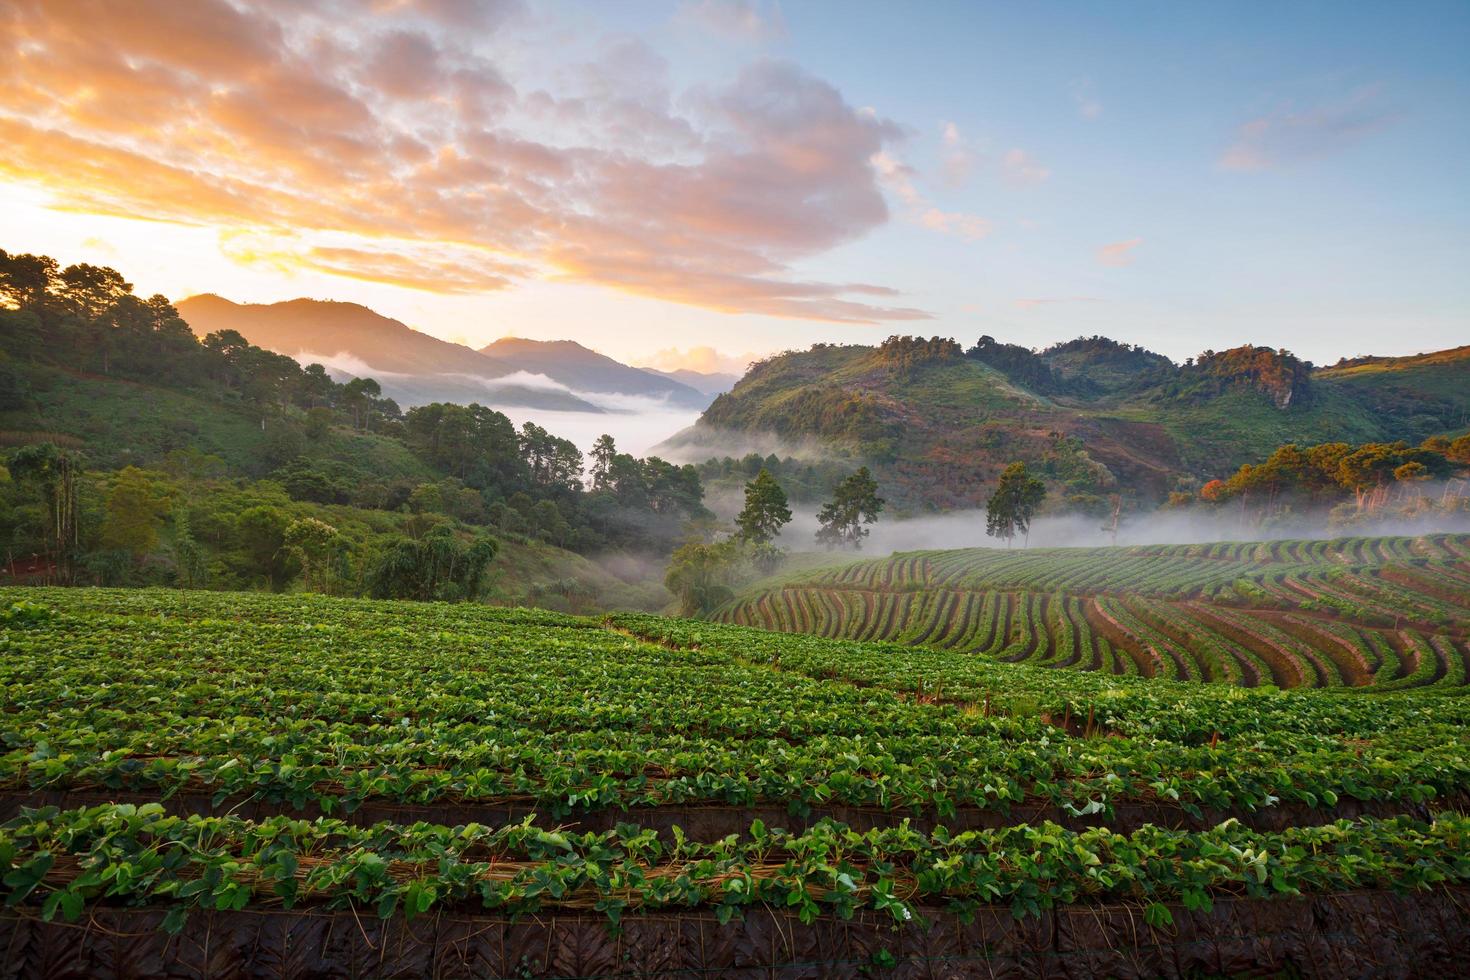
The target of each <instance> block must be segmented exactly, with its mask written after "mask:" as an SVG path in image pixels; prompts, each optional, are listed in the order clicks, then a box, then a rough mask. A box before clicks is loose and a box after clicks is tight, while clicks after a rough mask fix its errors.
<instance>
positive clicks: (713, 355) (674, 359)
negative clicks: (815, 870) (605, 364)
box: [639, 347, 761, 374]
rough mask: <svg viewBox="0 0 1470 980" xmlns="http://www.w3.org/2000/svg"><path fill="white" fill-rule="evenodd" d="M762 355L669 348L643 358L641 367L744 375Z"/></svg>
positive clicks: (640, 363)
mask: <svg viewBox="0 0 1470 980" xmlns="http://www.w3.org/2000/svg"><path fill="white" fill-rule="evenodd" d="M760 357H761V355H760V354H754V353H751V352H749V351H747V352H746V353H744V354H723V353H721V352H720V351H717V350H715V349H714V348H713V347H691V348H689V349H688V350H680V349H679V348H677V347H668V348H665V349H664V350H661V351H656V352H655V353H653V354H651V355H649V356H648V357H645V358H643V359H642V360H641V361H640V362H639V365H640V366H642V367H651V368H655V369H657V370H659V371H678V370H689V371H698V372H700V373H701V374H744V373H745V370H746V368H748V367H750V365H751V363H752V362H753V361H756V360H759V359H760Z"/></svg>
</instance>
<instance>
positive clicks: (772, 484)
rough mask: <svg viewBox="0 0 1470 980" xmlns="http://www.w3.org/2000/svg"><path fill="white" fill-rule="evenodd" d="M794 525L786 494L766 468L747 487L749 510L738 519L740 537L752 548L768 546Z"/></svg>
mask: <svg viewBox="0 0 1470 980" xmlns="http://www.w3.org/2000/svg"><path fill="white" fill-rule="evenodd" d="M789 523H791V508H789V507H787V506H786V491H785V490H782V489H781V484H779V483H777V482H776V478H775V477H773V476H772V475H771V472H770V470H767V469H766V468H765V467H762V468H761V471H760V472H759V473H757V474H756V477H755V479H754V480H752V481H750V482H749V483H747V484H746V485H745V509H744V510H742V511H741V512H740V515H739V516H738V517H736V518H735V525H736V527H737V528H739V530H738V531H737V532H736V537H738V538H740V539H741V540H742V541H747V542H749V543H750V544H766V543H768V542H769V541H770V540H771V539H772V538H775V537H776V536H777V535H779V534H780V533H781V528H782V527H783V526H785V525H787V524H789Z"/></svg>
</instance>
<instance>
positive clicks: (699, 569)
mask: <svg viewBox="0 0 1470 980" xmlns="http://www.w3.org/2000/svg"><path fill="white" fill-rule="evenodd" d="M738 558H739V542H738V541H733V540H732V541H722V542H720V543H719V544H705V543H704V542H702V541H690V542H688V543H687V544H684V545H682V546H681V547H679V548H678V549H677V550H675V552H674V553H673V554H672V555H671V556H670V557H669V567H668V570H667V571H666V572H665V573H664V585H665V586H667V587H668V590H669V591H670V592H672V593H674V595H675V596H677V597H678V599H679V615H681V616H703V615H705V614H706V613H709V612H712V611H714V610H715V609H716V608H718V607H719V606H720V605H722V604H724V603H726V602H728V601H730V599H731V598H733V596H734V593H733V592H732V591H731V590H730V581H731V579H732V577H733V576H734V573H735V565H736V561H737V559H738Z"/></svg>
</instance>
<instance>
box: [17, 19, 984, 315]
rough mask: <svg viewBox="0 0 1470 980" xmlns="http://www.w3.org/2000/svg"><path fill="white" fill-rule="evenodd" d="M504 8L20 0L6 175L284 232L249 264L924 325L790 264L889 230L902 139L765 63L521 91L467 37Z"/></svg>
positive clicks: (99, 201) (260, 234) (82, 202)
mask: <svg viewBox="0 0 1470 980" xmlns="http://www.w3.org/2000/svg"><path fill="white" fill-rule="evenodd" d="M355 14H361V15H363V16H356V15H355ZM515 16H516V14H515V10H514V5H513V4H480V3H471V2H469V0H360V2H354V0H335V2H331V3H329V2H327V0H320V2H315V3H312V2H302V3H290V4H282V3H270V4H258V5H254V6H250V7H236V6H234V5H232V4H230V3H226V2H224V0H190V2H188V3H176V2H172V0H135V2H131V3H127V4H118V3H109V2H103V0H62V2H44V0H15V2H13V3H11V4H9V5H8V6H7V10H6V11H5V12H3V13H0V140H3V141H4V143H5V146H6V152H5V153H4V154H0V175H3V176H5V178H6V179H8V180H12V181H16V182H18V183H23V184H27V185H30V186H35V187H40V188H43V189H45V190H47V191H49V192H50V193H51V194H52V195H53V197H54V200H55V202H56V205H57V206H58V207H63V208H68V209H74V210H80V211H87V212H96V213H101V214H110V215H120V216H126V217H134V218H146V219H153V220H164V221H174V222H182V223H187V224H193V225H199V226H204V227H214V228H218V229H219V230H221V232H223V233H226V234H227V235H240V234H244V235H247V236H250V237H251V239H252V240H256V241H266V242H275V243H277V244H276V245H273V246H270V247H268V248H265V249H263V250H255V252H252V251H251V250H249V249H244V248H241V247H239V246H238V243H237V244H236V247H235V249H234V251H233V252H232V253H230V254H234V255H235V256H236V258H238V259H239V260H241V261H264V259H260V258H259V257H258V256H257V257H256V258H252V255H255V254H256V252H260V253H261V254H268V255H269V256H270V259H269V260H270V261H273V262H279V263H282V264H286V265H291V266H294V267H297V268H309V269H314V270H318V271H323V272H329V273H331V274H335V275H345V276H352V277H356V278H363V279H371V280H374V281H383V282H390V283H394V284H399V285H408V286H412V287H413V288H420V289H432V290H435V291H442V292H472V291H477V290H480V289H500V288H505V287H507V286H510V285H513V284H514V283H515V282H517V281H521V280H524V279H527V278H530V277H534V276H539V275H548V274H549V275H553V276H556V277H559V278H564V279H572V280H577V281H583V282H591V283H596V284H600V285H604V286H607V287H610V288H615V289H619V290H624V291H628V292H632V293H637V294H639V295H643V296H651V297H655V298H659V299H664V300H668V301H672V302H677V303H685V304H690V305H694V306H700V307H705V308H709V309H715V310H724V311H730V312H755V313H766V314H770V315H776V316H789V317H800V318H807V319H817V320H832V321H838V322H854V323H874V322H879V321H884V320H909V319H922V318H925V317H927V316H928V315H929V314H927V313H925V312H924V311H921V310H917V309H913V308H910V307H905V306H902V305H897V304H889V303H884V302H875V299H876V298H884V297H888V296H889V295H890V294H891V291H889V290H886V289H883V288H882V287H879V286H874V285H872V284H844V283H821V282H808V281H803V280H802V279H801V278H800V277H799V276H797V275H795V274H794V273H793V269H792V265H793V263H796V262H799V261H801V260H803V259H806V258H808V257H811V256H814V255H818V254H821V253H822V252H824V251H826V250H828V249H831V248H833V247H835V246H837V245H840V244H842V243H845V242H848V241H851V240H853V239H855V238H858V237H860V236H862V235H864V234H866V233H868V232H869V231H871V230H872V229H873V228H875V227H877V226H879V225H881V224H883V223H884V222H885V221H886V220H887V219H888V210H887V207H886V205H885V202H884V198H883V194H882V192H881V190H880V188H879V175H878V172H877V170H876V169H875V166H874V163H873V160H874V158H875V157H877V156H878V155H880V154H882V153H883V152H884V148H885V145H887V144H888V143H890V142H892V141H894V140H896V139H898V138H899V136H900V135H901V134H900V131H899V129H898V127H897V126H896V125H894V124H893V123H891V122H888V121H886V120H883V119H881V118H879V117H878V116H877V115H876V114H874V113H871V112H865V111H860V110H857V109H855V108H853V107H851V106H849V105H848V104H847V103H846V102H845V101H844V99H843V98H842V96H841V93H839V92H838V91H837V90H836V89H834V88H833V87H832V86H830V85H828V84H827V83H825V82H823V81H821V80H820V79H816V78H813V77H812V76H810V75H808V74H806V73H805V72H803V71H802V70H801V69H800V68H798V67H796V66H794V65H791V64H786V63H782V62H775V61H760V62H757V63H756V64H754V65H751V66H750V67H748V68H747V69H746V70H744V71H743V72H741V73H740V74H739V75H738V76H737V77H736V78H735V79H734V81H733V82H732V83H730V84H729V85H727V86H725V87H723V88H718V89H708V88H701V89H696V90H694V91H692V92H690V93H688V94H687V95H686V97H685V98H684V99H682V100H676V99H674V97H673V93H671V92H670V91H669V88H668V82H667V66H666V65H664V64H663V63H662V61H661V59H659V58H658V57H657V56H656V55H653V54H652V53H651V52H649V51H647V50H646V49H643V48H641V47H640V46H639V45H637V44H623V45H618V46H614V47H613V48H612V49H610V50H609V51H608V53H607V56H606V57H605V58H604V59H602V60H601V61H599V62H598V63H597V64H595V65H590V66H584V67H583V69H581V70H579V72H572V73H570V75H569V77H572V78H573V79H574V87H575V88H576V91H572V92H558V93H548V92H542V91H537V92H532V93H529V94H522V93H520V92H518V91H517V90H516V89H515V87H514V85H513V84H512V82H511V81H509V80H508V79H507V78H506V77H505V76H504V75H503V74H502V72H501V70H500V68H499V66H497V65H496V64H494V63H492V62H491V61H489V60H487V59H486V58H485V57H483V56H482V55H481V54H480V53H478V50H477V49H476V48H474V47H473V41H474V39H475V37H476V34H477V31H478V32H480V33H483V32H485V31H492V30H503V29H506V26H505V25H506V24H507V23H511V22H513V20H514V18H515ZM344 25H350V26H344ZM470 27H474V28H476V29H477V30H467V28H470ZM675 104H679V105H680V106H681V107H682V108H681V109H680V110H679V111H675V110H674V109H673V108H672V107H673V106H674V105H675ZM548 132H550V133H555V134H556V136H557V140H556V142H550V141H548V140H547V139H546V134H547V133H548ZM966 227H970V226H966ZM282 242H284V243H286V244H284V245H282V244H280V243H282Z"/></svg>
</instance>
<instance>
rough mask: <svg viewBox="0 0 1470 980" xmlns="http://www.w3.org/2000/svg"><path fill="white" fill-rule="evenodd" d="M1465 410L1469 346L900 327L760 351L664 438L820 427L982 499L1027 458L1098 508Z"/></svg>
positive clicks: (708, 450) (1078, 499)
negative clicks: (914, 332)
mask: <svg viewBox="0 0 1470 980" xmlns="http://www.w3.org/2000/svg"><path fill="white" fill-rule="evenodd" d="M1467 425H1470V347H1466V348H1458V349H1456V350H1453V351H1440V352H1437V353H1434V354H1426V355H1419V356H1417V357H1408V358H1366V359H1357V360H1354V361H1343V362H1340V363H1339V364H1337V365H1334V366H1332V367H1328V368H1315V367H1313V366H1312V365H1310V364H1308V363H1306V362H1303V361H1300V360H1299V359H1297V358H1295V357H1294V356H1292V355H1291V354H1290V353H1288V352H1286V351H1284V350H1275V349H1272V348H1269V347H1253V346H1249V345H1247V346H1244V347H1239V348H1235V349H1233V350H1228V351H1221V352H1214V351H1207V352H1205V353H1204V354H1202V355H1200V356H1199V357H1198V358H1192V359H1191V360H1190V361H1189V362H1186V363H1185V364H1183V365H1176V364H1174V363H1173V362H1172V361H1169V360H1168V359H1167V358H1164V357H1162V356H1161V355H1158V354H1154V353H1152V352H1150V351H1145V350H1143V349H1142V348H1138V347H1132V346H1129V345H1126V344H1119V343H1117V342H1115V341H1112V340H1108V339H1107V338H1101V337H1094V338H1080V339H1079V340H1077V341H1071V342H1068V343H1066V344H1060V345H1057V346H1056V347H1054V348H1050V349H1048V350H1046V351H1041V352H1032V351H1030V350H1028V349H1025V348H1021V347H1018V346H1016V345H1008V344H997V343H996V342H995V341H993V340H991V339H990V338H984V339H982V341H981V343H980V344H978V345H977V346H976V347H974V348H971V349H970V350H968V351H966V350H964V349H963V348H961V347H960V345H959V344H957V343H955V342H954V341H952V340H944V339H941V338H933V339H929V340H926V339H923V338H910V337H895V338H890V339H889V340H888V341H885V342H884V343H883V344H882V345H880V346H878V347H866V346H856V345H852V346H839V345H833V344H818V345H816V346H814V347H812V348H811V349H810V350H806V351H799V352H789V353H786V354H783V355H780V356H778V357H774V358H771V359H769V360H767V361H765V362H763V363H760V364H757V365H756V366H755V367H753V368H752V369H751V370H750V371H749V372H748V373H747V374H746V375H745V377H744V378H742V379H741V380H740V382H739V383H738V384H737V385H736V386H735V387H734V388H733V389H732V390H731V391H730V392H728V393H726V394H723V395H721V396H719V397H718V398H717V399H715V401H714V402H713V403H712V404H711V405H710V407H709V408H708V409H707V410H706V411H705V412H704V414H703V415H702V416H701V417H700V419H699V421H698V423H696V425H694V426H693V427H691V428H690V429H688V430H685V431H684V432H683V433H680V434H679V435H678V436H676V437H675V438H674V439H671V440H669V441H668V442H666V443H665V444H664V445H663V446H662V447H659V451H660V452H662V453H665V454H667V455H670V456H673V457H675V458H681V459H696V460H698V459H703V458H706V457H708V456H723V455H727V454H729V453H730V452H731V450H730V447H731V446H744V445H749V444H750V443H752V442H753V441H757V440H760V439H766V440H771V439H775V440H779V445H780V446H784V447H795V448H792V449H791V452H792V453H793V454H794V455H803V452H804V453H805V454H806V455H808V456H810V455H812V454H813V448H812V447H813V444H815V447H816V450H815V451H816V453H817V454H821V455H826V456H828V457H833V456H835V457H837V458H839V459H841V458H847V459H849V460H851V462H852V465H854V466H856V465H857V464H858V461H862V462H866V463H869V464H871V465H873V466H874V467H875V471H876V474H877V476H878V479H879V482H880V484H881V485H882V490H883V495H884V496H885V497H887V498H888V499H889V500H890V501H891V502H892V504H893V506H894V507H895V508H897V509H900V510H909V511H923V510H932V509H952V508H962V507H973V506H983V504H984V501H985V498H986V496H987V494H988V493H989V490H990V489H991V487H992V486H993V484H994V481H995V479H996V477H997V476H998V474H999V471H1000V469H1001V468H1002V467H1004V466H1005V465H1006V464H1007V463H1009V462H1011V461H1013V460H1017V459H1021V460H1026V461H1027V462H1028V463H1029V464H1031V465H1032V466H1033V467H1034V468H1036V469H1038V470H1040V471H1041V473H1042V475H1043V476H1044V477H1045V478H1046V479H1047V481H1048V483H1049V484H1050V485H1051V487H1052V489H1053V491H1054V492H1060V493H1061V495H1062V496H1063V497H1065V498H1067V499H1069V500H1072V501H1073V502H1074V503H1075V504H1076V505H1077V506H1078V507H1079V508H1082V509H1087V508H1089V507H1091V508H1098V507H1099V505H1100V503H1101V502H1103V501H1105V500H1106V498H1107V495H1108V494H1110V493H1113V492H1117V491H1118V490H1123V491H1125V492H1133V493H1137V494H1138V495H1139V496H1140V497H1142V498H1143V499H1144V500H1155V501H1157V500H1161V499H1163V498H1164V497H1165V496H1166V495H1167V494H1168V492H1169V491H1170V490H1172V489H1174V488H1175V487H1176V486H1177V485H1179V484H1180V483H1181V481H1184V483H1185V484H1189V483H1190V482H1191V481H1201V480H1207V479H1210V478H1213V477H1224V476H1228V475H1230V473H1232V472H1233V471H1234V470H1235V469H1236V468H1237V467H1238V466H1240V465H1241V464H1242V463H1245V462H1252V461H1256V460H1259V459H1262V458H1264V457H1266V456H1268V455H1269V454H1270V453H1271V452H1272V450H1274V449H1275V448H1276V447H1277V446H1279V445H1281V444H1284V443H1288V442H1298V443H1302V444H1315V443H1321V442H1329V441H1342V442H1349V443H1362V442H1373V441H1393V440H1399V439H1403V440H1407V441H1410V442H1418V441H1421V440H1423V439H1424V438H1426V437H1428V436H1430V435H1437V434H1441V433H1449V432H1457V431H1461V430H1463V429H1464V428H1465V427H1466V426H1467ZM769 451H773V452H778V453H782V452H785V450H784V449H780V448H774V449H770V450H769Z"/></svg>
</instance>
